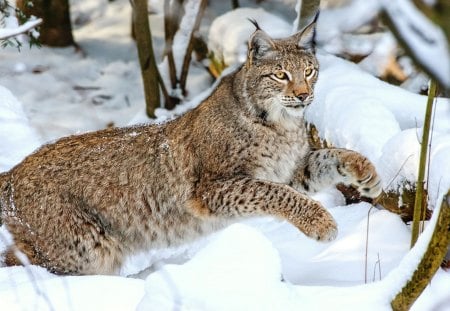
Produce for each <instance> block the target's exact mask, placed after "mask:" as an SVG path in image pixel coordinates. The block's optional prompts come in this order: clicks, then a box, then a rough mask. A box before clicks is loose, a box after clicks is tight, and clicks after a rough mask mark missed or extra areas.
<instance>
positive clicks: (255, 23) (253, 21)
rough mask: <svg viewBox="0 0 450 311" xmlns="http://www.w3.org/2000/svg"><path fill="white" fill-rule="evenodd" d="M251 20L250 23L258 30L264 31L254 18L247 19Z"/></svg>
mask: <svg viewBox="0 0 450 311" xmlns="http://www.w3.org/2000/svg"><path fill="white" fill-rule="evenodd" d="M247 19H248V20H249V22H250V23H252V24H253V25H254V26H255V27H256V30H262V29H261V27H259V25H258V22H257V21H256V20H254V19H252V18H247Z"/></svg>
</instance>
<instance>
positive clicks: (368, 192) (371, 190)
mask: <svg viewBox="0 0 450 311" xmlns="http://www.w3.org/2000/svg"><path fill="white" fill-rule="evenodd" d="M355 186H356V189H357V190H358V192H359V193H360V195H361V197H366V198H369V199H375V198H377V197H378V196H379V195H380V194H381V192H382V190H383V189H382V187H381V179H380V178H379V177H378V175H375V176H374V177H372V176H370V178H369V179H368V180H367V181H363V182H361V183H356V185H355Z"/></svg>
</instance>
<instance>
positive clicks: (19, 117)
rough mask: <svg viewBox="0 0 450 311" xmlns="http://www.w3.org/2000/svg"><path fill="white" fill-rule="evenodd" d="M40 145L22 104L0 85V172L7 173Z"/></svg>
mask: <svg viewBox="0 0 450 311" xmlns="http://www.w3.org/2000/svg"><path fill="white" fill-rule="evenodd" d="M40 145H41V138H40V137H39V135H38V134H37V133H36V131H35V130H34V128H32V127H31V126H30V124H29V121H28V118H27V116H26V115H25V112H24V110H23V108H22V104H21V103H20V102H19V101H18V100H17V99H16V98H15V97H14V95H13V94H12V93H11V92H10V91H9V90H8V89H6V88H4V87H3V86H1V85H0V172H3V171H7V170H9V169H10V168H12V167H13V166H14V165H16V164H17V163H19V162H20V161H22V159H23V158H24V157H25V156H27V155H28V154H29V153H31V152H32V151H34V150H35V149H36V148H37V147H39V146H40Z"/></svg>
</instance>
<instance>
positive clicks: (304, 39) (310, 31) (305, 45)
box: [293, 11, 320, 52]
mask: <svg viewBox="0 0 450 311" xmlns="http://www.w3.org/2000/svg"><path fill="white" fill-rule="evenodd" d="M319 13H320V11H317V13H316V15H315V16H314V19H313V21H312V22H311V23H310V24H309V25H308V26H306V27H305V28H304V29H303V30H302V31H299V32H297V33H296V34H294V35H293V37H294V38H295V40H296V41H297V44H298V46H299V47H300V48H302V49H305V50H312V51H313V52H314V51H315V47H316V25H317V19H318V18H319Z"/></svg>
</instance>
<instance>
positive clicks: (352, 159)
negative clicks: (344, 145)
mask: <svg viewBox="0 0 450 311" xmlns="http://www.w3.org/2000/svg"><path fill="white" fill-rule="evenodd" d="M340 174H341V175H343V176H344V178H345V180H346V184H347V185H351V186H354V187H355V188H356V190H357V191H358V192H359V193H360V195H361V196H362V197H366V198H370V199H375V198H377V197H378V196H379V195H380V194H381V191H382V188H381V179H380V177H379V176H378V174H377V172H376V170H375V166H373V164H372V163H371V162H370V161H369V160H368V159H367V158H366V157H364V156H362V155H360V154H359V153H356V152H349V153H348V154H347V155H345V156H344V157H343V167H342V168H341V170H340Z"/></svg>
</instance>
